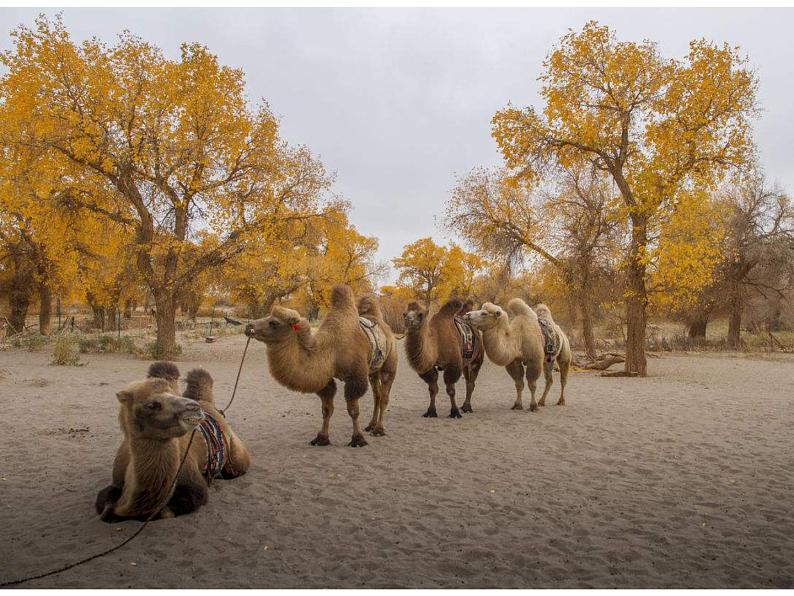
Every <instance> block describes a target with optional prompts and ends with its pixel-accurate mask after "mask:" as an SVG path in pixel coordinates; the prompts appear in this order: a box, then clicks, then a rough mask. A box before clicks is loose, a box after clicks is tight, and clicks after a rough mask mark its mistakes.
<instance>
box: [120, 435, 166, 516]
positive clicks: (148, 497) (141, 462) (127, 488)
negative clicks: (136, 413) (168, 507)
mask: <svg viewBox="0 0 794 596" xmlns="http://www.w3.org/2000/svg"><path fill="white" fill-rule="evenodd" d="M128 436H129V435H128ZM129 453H130V462H129V465H128V466H127V475H126V477H125V479H124V490H123V492H122V495H121V498H120V499H119V502H118V505H117V507H116V512H117V513H118V514H119V515H124V514H125V513H130V512H134V513H135V514H136V515H147V514H150V513H153V512H154V510H155V509H156V508H158V507H162V506H163V503H165V502H167V501H168V498H169V497H170V495H168V494H167V493H168V492H169V491H170V490H171V489H172V487H173V484H174V478H175V476H176V474H177V472H178V470H179V462H180V460H181V455H182V449H181V447H180V439H167V440H162V441H160V440H152V439H143V438H140V437H138V438H135V437H130V439H129Z"/></svg>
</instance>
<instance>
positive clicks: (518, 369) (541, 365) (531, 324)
mask: <svg viewBox="0 0 794 596" xmlns="http://www.w3.org/2000/svg"><path fill="white" fill-rule="evenodd" d="M507 310H508V311H509V312H510V314H512V315H513V317H512V319H510V318H509V317H508V314H507V312H505V311H504V310H502V309H501V308H500V307H499V306H497V305H495V304H492V303H490V302H486V303H485V304H483V305H482V308H481V309H480V310H472V311H469V312H468V313H466V314H465V315H464V319H466V320H467V321H468V322H469V323H471V324H472V326H474V327H476V328H477V329H479V330H480V331H482V339H483V343H484V344H485V353H486V354H487V355H488V358H489V359H490V360H491V362H493V363H494V364H496V365H498V366H504V367H505V369H506V370H507V373H508V374H509V375H510V377H511V378H512V379H513V382H514V383H515V387H516V400H515V403H513V408H512V409H513V410H523V409H524V405H523V401H522V395H523V392H524V376H525V372H526V380H527V385H528V386H529V391H530V395H531V399H530V404H529V410H530V411H531V412H534V411H536V410H537V409H538V406H545V405H546V395H547V393H548V392H549V389H550V388H551V384H552V382H553V379H552V367H553V365H554V364H553V363H554V360H553V359H552V360H551V361H550V362H545V360H546V354H545V344H546V342H545V339H544V334H543V331H542V330H541V324H540V322H539V321H538V315H537V313H536V312H535V311H534V310H532V309H531V308H530V307H529V306H528V305H527V304H526V302H524V301H523V300H521V299H520V298H513V299H512V300H511V301H510V302H508V303H507ZM546 310H547V311H548V307H546ZM549 316H551V315H550V313H549ZM559 333H560V336H559V337H560V338H563V337H565V336H564V334H563V333H562V330H560V331H559ZM565 342H566V345H567V338H565ZM560 348H561V349H560V352H562V345H561V346H560ZM567 355H568V359H567V363H570V347H568V348H567ZM561 360H563V361H564V360H565V358H564V357H561ZM541 370H543V371H544V373H545V378H546V386H545V388H544V391H543V397H542V398H541V400H540V401H539V402H536V401H535V391H536V390H537V382H538V378H539V377H540V373H541ZM560 370H561V371H562V370H563V365H562V364H561V366H560ZM567 379H568V366H567V364H566V365H565V369H564V372H563V373H562V375H561V381H560V385H561V386H562V390H561V391H562V392H561V394H560V402H558V405H565V398H564V397H563V395H564V390H565V383H566V381H567Z"/></svg>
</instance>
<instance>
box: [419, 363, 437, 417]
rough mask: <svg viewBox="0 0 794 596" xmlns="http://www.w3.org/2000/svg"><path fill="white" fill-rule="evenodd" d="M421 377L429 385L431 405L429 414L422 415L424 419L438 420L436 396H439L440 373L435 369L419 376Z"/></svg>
mask: <svg viewBox="0 0 794 596" xmlns="http://www.w3.org/2000/svg"><path fill="white" fill-rule="evenodd" d="M419 377H420V378H421V379H422V380H423V381H424V382H425V383H427V389H428V391H429V392H430V405H429V406H428V407H427V412H425V413H424V414H422V417H424V418H437V417H438V414H437V413H436V395H438V371H437V370H436V369H435V368H431V369H430V370H429V371H427V372H426V373H424V374H421V375H419Z"/></svg>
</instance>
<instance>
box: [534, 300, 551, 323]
mask: <svg viewBox="0 0 794 596" xmlns="http://www.w3.org/2000/svg"><path fill="white" fill-rule="evenodd" d="M535 312H536V313H538V318H539V319H545V320H547V321H552V322H553V321H554V318H553V317H552V316H551V309H550V308H549V307H548V306H546V305H545V304H543V303H542V302H541V303H540V304H537V305H535Z"/></svg>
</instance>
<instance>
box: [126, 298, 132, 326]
mask: <svg viewBox="0 0 794 596" xmlns="http://www.w3.org/2000/svg"><path fill="white" fill-rule="evenodd" d="M132 309H133V306H132V300H125V301H124V318H125V319H127V320H128V321H129V320H130V319H131V318H132Z"/></svg>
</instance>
